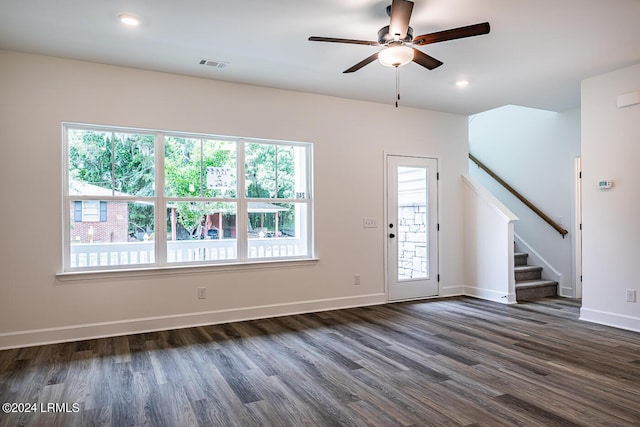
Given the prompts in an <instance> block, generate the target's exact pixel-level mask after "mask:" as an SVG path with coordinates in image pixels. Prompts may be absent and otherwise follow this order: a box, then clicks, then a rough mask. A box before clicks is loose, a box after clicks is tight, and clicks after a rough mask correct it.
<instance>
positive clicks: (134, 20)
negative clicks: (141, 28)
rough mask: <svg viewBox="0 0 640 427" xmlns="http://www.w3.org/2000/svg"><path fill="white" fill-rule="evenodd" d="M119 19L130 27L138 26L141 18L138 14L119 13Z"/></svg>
mask: <svg viewBox="0 0 640 427" xmlns="http://www.w3.org/2000/svg"><path fill="white" fill-rule="evenodd" d="M118 19H119V20H120V22H122V23H123V24H124V25H127V26H129V27H137V26H138V25H140V18H138V17H137V16H133V15H129V14H124V13H123V14H121V15H118Z"/></svg>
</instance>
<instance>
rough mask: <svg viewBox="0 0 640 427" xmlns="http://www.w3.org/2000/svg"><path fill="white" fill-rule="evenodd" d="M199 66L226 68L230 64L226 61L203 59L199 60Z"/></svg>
mask: <svg viewBox="0 0 640 427" xmlns="http://www.w3.org/2000/svg"><path fill="white" fill-rule="evenodd" d="M198 64H200V65H206V66H208V67H213V68H224V67H226V66H227V65H229V63H228V62H225V61H218V60H216V59H203V58H200V59H199V60H198Z"/></svg>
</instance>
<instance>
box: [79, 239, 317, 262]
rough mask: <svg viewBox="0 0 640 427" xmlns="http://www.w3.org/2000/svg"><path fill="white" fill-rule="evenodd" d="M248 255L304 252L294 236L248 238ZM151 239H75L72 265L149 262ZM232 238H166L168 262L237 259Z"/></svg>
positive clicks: (262, 255) (270, 255)
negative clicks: (77, 240)
mask: <svg viewBox="0 0 640 427" xmlns="http://www.w3.org/2000/svg"><path fill="white" fill-rule="evenodd" d="M248 243H249V258H255V259H259V258H275V257H286V256H295V255H301V254H303V253H306V248H300V240H299V239H297V238H295V237H272V238H262V239H260V238H258V239H249V242H248ZM154 251H155V243H154V242H152V241H151V242H126V243H124V242H123V243H74V244H72V245H71V259H70V260H69V261H70V262H69V265H70V267H71V268H82V267H101V266H105V267H106V266H122V265H140V264H152V263H154V262H155V252H154ZM237 258H238V255H237V242H236V240H235V239H221V240H206V239H205V240H173V241H168V242H167V262H168V263H182V262H194V261H218V260H220V261H222V260H234V259H237Z"/></svg>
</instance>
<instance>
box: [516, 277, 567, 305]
mask: <svg viewBox="0 0 640 427" xmlns="http://www.w3.org/2000/svg"><path fill="white" fill-rule="evenodd" d="M556 295H558V282H554V281H553V280H523V281H520V282H516V301H525V300H532V299H536V298H544V297H552V296H556Z"/></svg>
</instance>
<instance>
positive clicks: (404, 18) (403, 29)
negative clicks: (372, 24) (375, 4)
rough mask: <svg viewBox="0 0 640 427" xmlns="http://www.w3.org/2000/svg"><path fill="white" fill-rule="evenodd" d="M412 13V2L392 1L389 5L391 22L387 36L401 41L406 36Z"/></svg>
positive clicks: (404, 0) (403, 0) (405, 0)
mask: <svg viewBox="0 0 640 427" xmlns="http://www.w3.org/2000/svg"><path fill="white" fill-rule="evenodd" d="M412 11H413V2H412V1H407V0H393V2H392V3H391V21H390V23H389V34H390V35H391V36H392V37H395V36H398V37H399V39H400V40H402V39H404V38H405V37H406V36H407V30H408V29H409V20H410V19H411V12H412Z"/></svg>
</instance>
